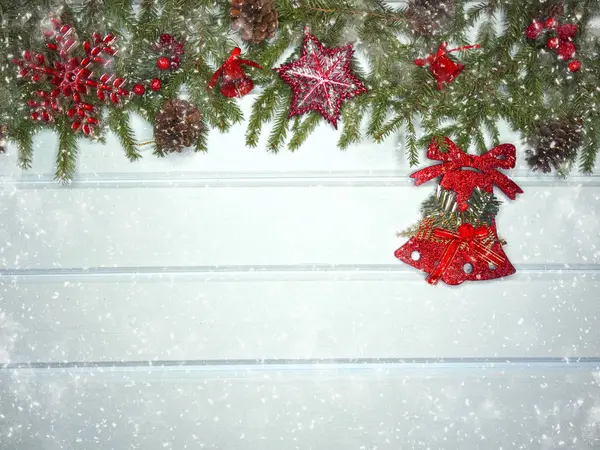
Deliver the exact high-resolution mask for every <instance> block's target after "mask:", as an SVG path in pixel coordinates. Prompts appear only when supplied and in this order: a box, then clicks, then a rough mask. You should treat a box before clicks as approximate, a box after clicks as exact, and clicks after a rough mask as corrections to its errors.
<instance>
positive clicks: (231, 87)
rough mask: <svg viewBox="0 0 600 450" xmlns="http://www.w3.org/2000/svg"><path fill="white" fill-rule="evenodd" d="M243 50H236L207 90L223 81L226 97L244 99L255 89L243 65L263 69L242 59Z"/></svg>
mask: <svg viewBox="0 0 600 450" xmlns="http://www.w3.org/2000/svg"><path fill="white" fill-rule="evenodd" d="M241 53H242V50H241V49H240V48H238V47H236V48H234V49H233V50H232V51H231V53H230V54H229V57H228V58H227V60H226V61H225V62H224V63H223V65H222V66H221V67H219V69H218V70H217V71H216V72H215V73H214V74H213V76H212V78H211V79H210V81H209V83H208V86H207V88H206V90H211V89H212V88H214V87H215V86H216V84H217V82H218V81H219V80H220V81H221V93H222V94H223V95H224V96H225V97H229V98H234V97H243V96H244V95H246V94H248V93H249V92H250V91H251V90H252V89H253V88H254V82H253V81H252V80H251V79H250V78H249V77H248V76H247V75H246V74H245V73H244V69H243V68H242V65H247V66H251V67H256V68H257V69H262V67H261V66H260V65H258V64H257V63H255V62H254V61H250V60H247V59H241V58H240V54H241Z"/></svg>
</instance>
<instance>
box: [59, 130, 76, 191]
mask: <svg viewBox="0 0 600 450" xmlns="http://www.w3.org/2000/svg"><path fill="white" fill-rule="evenodd" d="M57 128H58V153H57V155H56V174H55V179H56V180H57V181H58V182H59V183H63V184H64V183H68V182H69V181H71V180H72V179H73V176H74V175H75V168H76V163H77V153H78V150H77V136H76V135H75V133H74V132H73V130H72V129H71V126H70V124H69V122H68V121H66V120H60V121H58V123H57Z"/></svg>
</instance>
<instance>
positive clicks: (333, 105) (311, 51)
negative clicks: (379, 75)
mask: <svg viewBox="0 0 600 450" xmlns="http://www.w3.org/2000/svg"><path fill="white" fill-rule="evenodd" d="M353 54H354V49H353V47H352V45H346V46H344V47H335V48H327V47H325V46H324V45H323V44H322V43H321V42H320V41H319V40H318V39H317V38H316V37H315V36H313V35H312V34H310V32H309V31H308V28H306V29H305V31H304V42H303V46H302V53H301V56H300V59H297V60H296V61H293V62H291V63H289V64H284V65H283V66H281V67H278V68H277V69H275V71H276V72H277V73H278V74H279V76H280V77H281V79H282V80H283V81H284V82H286V83H287V84H289V85H290V87H291V88H292V92H293V96H292V104H291V111H290V115H289V117H292V116H296V115H301V114H304V113H306V112H308V111H317V112H318V113H320V114H321V115H322V116H323V117H324V118H325V120H327V121H328V122H329V123H331V124H332V125H333V126H334V127H335V128H337V121H338V119H339V117H340V114H341V109H342V104H343V103H344V101H346V100H347V99H349V98H352V97H354V96H356V95H359V94H364V93H365V92H367V89H366V88H365V86H364V85H363V83H362V81H360V80H359V79H358V77H356V75H354V73H353V72H352V68H351V67H350V65H351V62H352V55H353Z"/></svg>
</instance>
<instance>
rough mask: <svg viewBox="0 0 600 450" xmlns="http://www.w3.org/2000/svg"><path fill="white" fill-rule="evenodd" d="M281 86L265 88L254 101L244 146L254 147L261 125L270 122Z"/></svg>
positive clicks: (274, 85) (256, 143) (275, 85)
mask: <svg viewBox="0 0 600 450" xmlns="http://www.w3.org/2000/svg"><path fill="white" fill-rule="evenodd" d="M280 89H281V85H278V84H273V85H271V86H269V87H267V88H266V89H265V90H264V91H263V93H262V94H260V95H259V96H258V98H257V99H256V100H255V101H254V103H253V105H252V112H251V113H250V121H249V123H248V127H247V129H246V145H247V146H248V147H256V146H257V145H258V140H259V137H260V131H261V129H262V127H263V125H264V124H265V123H266V122H268V121H269V120H271V118H272V117H273V114H274V112H275V108H276V107H277V105H278V102H279V99H280V94H279V93H280Z"/></svg>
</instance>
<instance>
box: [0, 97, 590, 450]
mask: <svg viewBox="0 0 600 450" xmlns="http://www.w3.org/2000/svg"><path fill="white" fill-rule="evenodd" d="M251 101H252V99H251V97H248V98H245V99H243V100H242V101H241V105H242V107H243V108H244V109H245V111H246V112H249V107H250V104H251ZM136 129H137V130H138V132H139V138H140V140H146V139H147V138H148V137H150V135H151V133H150V129H149V128H147V126H144V125H141V124H140V125H136ZM243 130H244V127H242V126H240V127H236V128H235V129H234V130H232V131H231V132H230V133H228V134H226V135H220V134H218V133H213V134H211V137H210V143H209V147H210V149H211V151H210V152H209V153H207V154H193V153H188V154H183V155H170V156H169V157H167V158H166V159H156V158H154V157H153V156H152V155H151V154H150V151H148V154H147V155H146V157H145V158H144V159H143V160H142V161H140V162H137V163H134V164H130V163H129V162H127V160H126V159H125V157H124V156H123V153H122V150H121V149H120V146H119V144H118V142H117V140H116V139H115V138H113V137H111V138H110V139H109V141H108V143H107V144H106V145H89V144H87V145H83V146H82V147H81V152H80V157H79V167H78V176H77V179H76V181H75V182H74V183H73V184H72V185H71V186H67V187H64V186H60V185H57V184H56V183H55V182H54V181H52V178H53V175H52V173H53V171H54V159H55V149H56V138H55V137H54V136H53V135H52V134H50V133H48V134H43V135H40V136H39V137H38V138H37V139H36V154H35V162H34V167H33V169H32V170H30V171H28V172H21V171H20V170H19V169H18V168H17V167H16V150H15V149H14V148H12V147H9V149H8V154H7V155H5V156H1V157H0V162H1V167H0V176H1V182H2V189H1V190H0V208H1V210H2V213H3V217H4V220H3V226H2V227H1V228H0V258H1V263H2V270H1V271H0V363H4V364H5V366H4V367H2V368H0V444H1V445H0V448H2V449H18V450H21V449H52V450H54V449H119V450H122V449H123V450H124V449H144V450H146V449H149V450H154V449H164V448H167V449H201V448H207V449H273V450H280V449H315V450H334V449H335V450H337V449H344V450H345V449H365V450H374V449H394V450H398V449H427V448H431V449H467V450H470V449H485V450H488V449H500V448H502V449H509V448H510V449H513V448H514V449H553V448H569V449H597V448H600V387H599V386H598V384H597V381H598V376H599V375H598V373H599V372H598V371H599V370H600V369H599V368H598V366H599V361H600V359H598V356H599V351H600V327H599V326H598V319H599V316H600V298H599V297H600V295H599V292H600V282H599V280H600V278H599V277H600V238H599V237H598V236H599V233H600V220H599V213H600V206H599V205H600V203H599V198H600V176H599V175H598V174H600V172H598V174H596V175H593V176H588V177H583V176H579V175H577V174H576V172H574V175H573V176H572V177H571V178H570V179H569V180H566V181H565V180H560V179H557V178H554V177H552V176H539V175H533V174H531V173H530V172H529V171H528V169H527V167H526V164H525V163H524V158H523V157H522V152H523V150H524V148H523V146H522V145H521V143H520V141H519V140H518V137H517V136H515V135H513V134H511V133H510V132H507V131H505V132H504V133H503V142H511V143H514V144H516V145H517V148H518V151H519V153H520V156H519V166H518V168H517V169H516V170H514V171H512V173H509V175H510V176H511V178H512V179H514V180H515V181H516V182H517V183H518V184H519V185H520V186H521V187H522V188H523V190H524V191H525V193H524V194H523V195H521V196H519V197H518V199H517V200H516V201H509V200H508V199H505V200H506V201H505V203H504V205H503V206H502V208H501V212H500V214H499V216H498V220H497V222H498V230H499V233H500V235H501V236H502V237H503V238H504V239H506V240H507V241H508V243H509V245H508V246H507V247H505V250H506V252H507V255H508V257H509V258H510V260H511V261H512V262H513V264H514V265H515V266H516V267H517V270H518V272H517V274H516V275H514V276H512V277H509V278H507V279H504V280H500V281H493V282H480V283H466V284H464V285H462V286H460V287H448V286H445V285H440V286H437V287H432V286H429V285H428V284H427V283H426V282H425V280H424V274H423V273H421V272H418V271H416V270H415V269H412V268H410V267H408V266H405V265H403V264H402V263H400V262H399V261H397V260H396V259H395V258H394V255H393V253H394V250H395V249H396V248H397V247H399V246H400V245H402V244H403V242H404V240H403V239H402V238H397V237H396V235H395V233H396V232H397V231H400V230H402V229H404V228H406V227H407V226H408V225H411V224H412V223H413V222H415V221H416V220H418V219H419V218H420V212H419V211H420V204H421V202H422V201H423V200H424V199H425V198H426V197H427V196H429V195H430V194H431V193H432V192H433V191H434V189H435V183H434V182H432V183H428V184H426V185H424V186H421V187H418V188H416V187H414V186H413V183H412V181H411V180H410V179H409V178H408V175H409V174H410V173H411V172H412V170H414V169H410V168H409V167H408V164H407V161H406V159H405V157H404V148H403V147H402V145H401V139H398V138H393V139H389V140H388V141H386V142H385V143H383V144H381V145H376V144H372V143H368V142H365V143H363V144H361V145H357V146H354V147H353V148H352V149H350V150H348V151H346V152H340V151H339V150H337V149H336V147H335V142H336V140H337V134H336V132H335V131H334V130H333V129H331V128H330V127H329V126H327V125H322V126H321V127H320V128H318V130H317V132H316V133H315V134H314V135H313V136H312V137H310V138H309V140H308V142H307V143H306V145H305V146H304V147H303V148H302V149H301V150H299V151H298V152H296V153H293V154H292V153H289V152H287V151H285V152H283V153H281V154H278V155H273V154H269V153H265V152H264V151H263V150H262V148H259V149H249V148H246V147H245V146H244V136H243ZM424 154H425V149H423V163H424V164H429V162H427V161H425V157H424ZM403 362H404V363H403ZM0 367H1V366H0Z"/></svg>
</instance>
